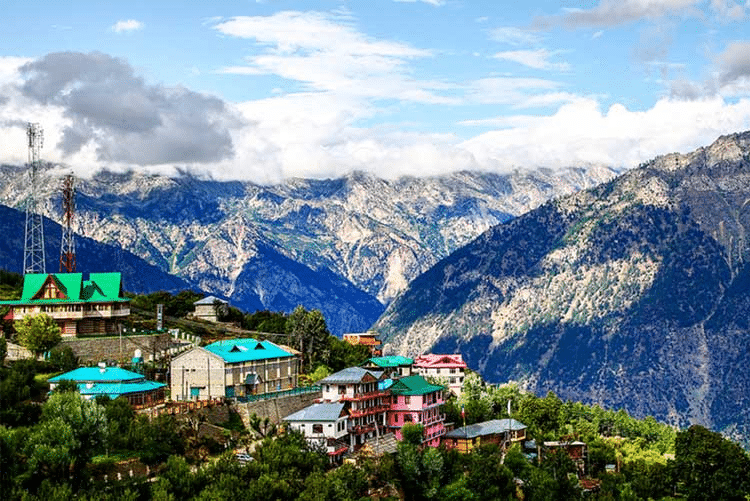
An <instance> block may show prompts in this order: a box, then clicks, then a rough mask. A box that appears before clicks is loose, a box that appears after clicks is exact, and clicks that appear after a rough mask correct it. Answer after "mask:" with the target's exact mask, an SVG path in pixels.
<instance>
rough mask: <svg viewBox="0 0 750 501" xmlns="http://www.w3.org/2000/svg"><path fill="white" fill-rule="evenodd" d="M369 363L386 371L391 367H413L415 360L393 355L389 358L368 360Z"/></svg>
mask: <svg viewBox="0 0 750 501" xmlns="http://www.w3.org/2000/svg"><path fill="white" fill-rule="evenodd" d="M367 363H371V364H373V365H377V366H378V367H382V368H384V369H385V368H391V367H399V366H402V365H411V364H413V363H414V360H412V359H411V358H408V357H400V356H397V355H392V356H389V357H373V358H370V359H369V360H367Z"/></svg>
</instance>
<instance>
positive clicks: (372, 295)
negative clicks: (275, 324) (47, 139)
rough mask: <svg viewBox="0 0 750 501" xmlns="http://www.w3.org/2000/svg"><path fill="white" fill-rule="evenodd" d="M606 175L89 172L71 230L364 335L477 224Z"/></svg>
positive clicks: (252, 303) (51, 211) (48, 177)
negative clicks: (225, 176)
mask: <svg viewBox="0 0 750 501" xmlns="http://www.w3.org/2000/svg"><path fill="white" fill-rule="evenodd" d="M60 174H61V173H60V172H59V169H56V168H50V169H48V170H46V171H45V172H44V173H43V177H44V179H45V181H44V183H43V185H44V186H45V187H46V193H45V196H44V198H45V200H47V205H46V212H45V213H46V214H47V215H48V216H49V217H51V218H52V219H56V220H59V219H60V214H59V206H60V204H59V198H60V196H59V194H58V192H57V191H55V190H57V187H58V186H59V182H58V181H57V178H58V176H59V175H60ZM23 175H24V172H23V169H21V168H18V167H8V166H5V167H2V168H0V181H2V182H1V183H0V186H2V187H1V188H0V200H1V201H4V202H5V203H6V204H8V205H12V206H20V204H21V201H22V199H23V196H25V183H24V177H23ZM614 175H615V173H614V172H613V171H611V170H610V169H607V168H602V167H589V168H571V169H567V170H563V171H555V172H553V171H547V170H537V171H532V172H524V173H521V172H516V173H513V174H509V175H496V174H485V173H469V172H462V173H456V174H453V175H450V176H445V177H436V178H427V179H422V178H401V179H398V180H395V181H387V180H383V179H379V178H376V177H373V176H370V175H366V174H362V173H354V174H352V175H350V176H348V177H345V178H341V179H334V180H309V179H293V180H290V181H289V182H287V183H285V184H283V185H276V186H260V185H255V184H252V183H239V182H215V181H209V180H199V179H196V178H194V177H190V176H182V177H178V178H166V177H161V176H147V175H143V174H139V173H135V172H129V173H125V174H115V173H107V172H103V173H100V174H98V175H96V176H95V177H93V178H92V179H89V180H82V181H79V183H78V187H77V191H78V193H77V198H76V204H77V216H76V223H75V224H76V230H77V231H78V232H80V233H82V234H84V235H86V236H88V237H91V238H93V239H96V240H98V241H101V242H106V243H109V244H112V245H117V246H121V247H122V248H124V249H126V250H128V251H130V252H133V253H134V254H136V255H138V256H140V257H142V258H143V259H145V260H147V261H148V262H149V263H151V264H153V265H155V266H158V267H159V268H161V269H162V270H164V271H166V272H168V273H171V274H174V275H177V276H179V277H181V278H183V279H185V280H187V281H188V282H190V283H192V284H195V286H197V287H200V288H201V289H203V290H205V291H209V292H211V293H217V294H220V295H223V296H225V297H228V298H230V300H231V302H232V304H235V305H236V306H238V307H241V308H244V309H254V308H268V309H272V310H290V309H292V308H294V306H296V305H297V304H304V305H305V306H306V307H308V308H317V309H321V310H322V311H323V313H324V314H325V316H326V319H328V322H329V327H330V328H331V330H332V331H333V332H336V333H341V332H346V331H357V330H364V329H366V328H368V327H369V326H370V325H371V324H372V323H373V322H374V321H375V320H376V319H377V317H378V316H379V315H380V314H381V313H382V311H383V309H384V306H383V304H387V303H389V302H390V301H391V300H392V299H393V298H394V297H395V296H396V295H397V294H398V293H400V292H401V291H402V290H403V289H404V288H405V287H406V285H407V284H408V283H409V281H411V280H412V279H413V278H414V277H416V276H417V275H419V274H420V273H421V272H423V271H425V270H426V269H427V268H429V267H430V266H431V265H433V264H434V263H435V262H437V260H438V259H440V258H441V257H443V256H445V255H447V254H448V253H449V252H451V251H452V250H454V249H456V248H457V247H459V246H460V245H463V244H465V243H467V242H468V241H470V240H471V239H473V238H474V237H476V236H477V235H479V234H480V233H482V232H483V231H485V230H486V229H488V228H490V227H491V226H494V225H495V224H497V223H500V222H502V221H507V220H508V219H510V218H511V217H513V216H516V215H518V214H522V213H524V212H526V211H528V210H530V209H531V208H534V207H536V206H538V205H539V204H541V203H543V202H544V201H545V200H548V199H549V198H551V197H554V196H559V195H561V194H567V193H572V192H574V191H577V190H579V189H582V188H586V187H589V186H594V185H596V184H599V183H600V182H603V181H606V180H608V179H611V178H612V177H613V176H614ZM58 191H59V190H58ZM268 259H270V261H269V262H266V260H268ZM292 269H293V270H295V271H290V270H292Z"/></svg>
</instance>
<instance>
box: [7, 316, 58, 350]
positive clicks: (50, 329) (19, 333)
mask: <svg viewBox="0 0 750 501" xmlns="http://www.w3.org/2000/svg"><path fill="white" fill-rule="evenodd" d="M13 326H14V327H15V329H16V339H18V342H19V343H20V344H21V345H22V346H25V347H26V348H28V349H29V350H31V351H32V352H33V353H34V354H36V355H40V354H41V353H44V352H45V351H47V350H49V349H51V348H52V347H53V346H55V345H56V344H58V343H59V342H60V338H61V331H60V327H59V326H58V325H57V322H55V320H54V319H53V318H52V317H50V316H49V315H47V314H46V313H40V314H38V315H27V316H25V317H23V318H22V319H21V320H16V321H15V322H14V323H13Z"/></svg>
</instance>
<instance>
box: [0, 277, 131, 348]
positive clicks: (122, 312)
mask: <svg viewBox="0 0 750 501" xmlns="http://www.w3.org/2000/svg"><path fill="white" fill-rule="evenodd" d="M4 305H5V306H9V307H10V311H9V312H8V314H7V315H6V316H5V319H6V320H20V319H22V318H24V317H26V316H27V315H37V314H39V313H46V314H47V315H49V316H50V317H52V318H53V319H55V321H56V322H57V323H58V325H59V326H60V329H61V330H62V334H63V336H76V335H79V334H105V335H106V334H117V333H118V331H119V329H118V325H119V323H120V321H121V320H122V319H123V318H125V317H127V316H128V315H130V300H129V299H128V298H126V297H124V296H123V292H122V276H121V275H120V273H91V274H89V277H88V280H84V279H83V274H82V273H30V274H27V275H25V276H24V278H23V292H22V293H21V299H19V300H16V301H0V306H4Z"/></svg>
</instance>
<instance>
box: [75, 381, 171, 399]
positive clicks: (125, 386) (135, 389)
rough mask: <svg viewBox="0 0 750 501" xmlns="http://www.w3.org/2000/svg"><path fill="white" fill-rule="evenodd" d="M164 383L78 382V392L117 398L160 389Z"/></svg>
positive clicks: (84, 394)
mask: <svg viewBox="0 0 750 501" xmlns="http://www.w3.org/2000/svg"><path fill="white" fill-rule="evenodd" d="M165 386H166V384H164V383H156V382H154V381H140V382H135V383H80V384H78V393H80V394H81V395H83V396H98V395H107V396H108V397H109V398H111V399H115V398H117V397H119V396H122V395H127V394H129V393H143V392H148V391H154V390H158V389H159V388H163V387H165Z"/></svg>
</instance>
